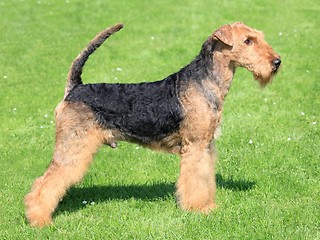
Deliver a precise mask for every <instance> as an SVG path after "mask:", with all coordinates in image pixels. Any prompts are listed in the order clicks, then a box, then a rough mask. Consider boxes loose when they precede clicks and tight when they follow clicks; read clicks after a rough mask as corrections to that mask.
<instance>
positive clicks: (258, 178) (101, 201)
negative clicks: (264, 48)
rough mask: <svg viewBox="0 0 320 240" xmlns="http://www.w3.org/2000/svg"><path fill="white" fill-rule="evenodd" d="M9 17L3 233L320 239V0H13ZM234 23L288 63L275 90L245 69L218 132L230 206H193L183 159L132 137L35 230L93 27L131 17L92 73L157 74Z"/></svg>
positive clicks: (0, 71)
mask: <svg viewBox="0 0 320 240" xmlns="http://www.w3.org/2000/svg"><path fill="white" fill-rule="evenodd" d="M0 14H1V20H0V21H1V22H0V56H1V61H0V112H1V114H0V163H1V168H0V189H1V190H0V219H1V221H0V239H320V221H319V219H320V164H319V160H320V147H319V145H320V136H319V135H320V130H319V124H320V116H319V112H320V97H319V92H320V82H319V79H320V68H319V63H318V62H319V52H320V45H319V39H320V30H319V22H320V5H319V4H318V1H316V0H313V1H311V0H309V1H304V2H303V3H302V2H301V1H298V0H292V1H288V0H284V1H266V0H263V1H256V2H253V1H247V0H245V1H223V2H221V1H208V0H199V1H193V0H184V1H181V0H178V1H165V0H163V1H146V0H141V1H103V0H100V1H98V0H96V1H80V0H66V1H53V0H38V1H37V0H3V1H0ZM234 21H243V22H245V23H246V24H248V25H249V26H252V27H255V28H257V29H261V30H263V31H264V32H265V35H266V39H267V41H268V42H270V44H272V46H273V47H274V49H275V50H276V51H277V52H279V53H280V55H281V57H282V60H283V67H282V71H281V72H280V73H279V74H278V76H277V77H276V78H275V80H274V82H273V84H272V85H270V86H268V87H267V88H266V89H264V90H263V91H261V90H260V89H259V87H258V84H257V83H256V82H254V81H253V80H252V76H251V74H250V73H248V72H247V71H246V70H243V69H239V70H238V71H237V73H236V75H235V79H234V82H233V85H232V88H231V91H230V92H229V94H228V97H227V99H226V102H225V108H224V109H225V110H224V117H223V118H224V124H223V136H222V137H221V138H220V139H219V140H218V141H217V147H218V150H219V162H218V163H217V182H218V189H217V204H218V206H219V208H218V209H217V210H216V211H215V212H214V213H212V214H210V215H208V216H203V215H200V214H195V213H186V212H183V211H181V210H180V209H179V208H177V207H176V205H175V198H174V184H175V181H176V179H177V176H178V171H179V161H178V158H177V157H176V156H172V155H169V154H163V153H155V152H152V151H149V150H147V149H143V148H138V149H137V146H136V145H132V144H127V143H121V144H120V146H119V148H118V149H110V148H102V149H101V150H100V151H99V152H98V154H97V156H96V157H95V161H94V163H93V164H92V167H91V168H90V170H89V172H88V174H87V175H86V177H85V178H84V180H83V181H82V182H81V183H80V184H78V185H77V186H75V187H74V188H72V189H71V190H70V191H69V192H68V195H67V196H66V197H65V198H64V199H63V201H62V202H61V204H60V205H59V207H58V209H57V211H56V213H55V215H54V225H53V226H51V227H48V228H44V229H42V230H38V229H33V228H30V227H29V226H28V224H27V223H26V220H25V218H24V206H23V202H22V201H23V197H24V195H25V194H26V193H27V192H28V191H29V190H30V186H31V184H32V182H33V181H34V179H35V178H36V177H38V176H40V175H41V174H42V173H43V172H44V170H45V169H46V167H47V166H48V164H49V162H50V159H51V156H52V150H53V146H54V123H53V122H52V121H53V120H54V117H53V110H54V107H55V106H56V104H57V103H58V102H59V101H60V100H61V98H62V96H63V91H64V85H65V78H66V75H67V72H68V69H69V66H70V63H71V62H72V60H73V58H74V57H75V56H76V55H77V53H78V52H79V51H80V50H81V49H82V48H83V47H84V46H85V45H86V44H87V42H88V41H89V40H90V39H91V37H93V36H94V35H95V34H96V33H97V32H98V31H100V30H102V29H103V28H105V27H107V26H109V25H112V24H114V23H116V22H123V23H125V28H124V29H123V30H122V31H121V32H119V33H117V34H116V35H115V36H113V37H112V38H110V40H108V41H107V42H106V43H105V45H103V46H102V48H101V49H99V50H98V51H97V52H96V53H95V54H94V55H93V56H92V57H91V58H90V60H89V62H88V63H87V65H86V68H85V70H84V79H85V82H139V81H152V80H157V79H162V78H164V77H166V76H167V75H169V74H170V73H172V72H174V71H177V70H178V69H180V68H181V67H182V66H184V65H185V64H187V63H189V62H190V61H191V60H192V59H193V57H194V56H195V55H196V54H197V53H198V51H199V49H200V46H201V44H202V42H203V41H204V40H205V39H206V38H207V37H208V36H209V34H210V33H211V32H212V31H213V30H215V29H216V28H218V27H219V26H221V25H223V24H225V23H230V22H234ZM118 67H120V68H122V69H123V70H122V71H117V70H116V68H118ZM250 140H251V141H250ZM249 142H250V143H251V144H250V143H249ZM83 201H87V204H83Z"/></svg>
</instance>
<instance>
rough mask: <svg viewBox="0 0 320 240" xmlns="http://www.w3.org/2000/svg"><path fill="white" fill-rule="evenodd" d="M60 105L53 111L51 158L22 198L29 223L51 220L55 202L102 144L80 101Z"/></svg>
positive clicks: (41, 222)
mask: <svg viewBox="0 0 320 240" xmlns="http://www.w3.org/2000/svg"><path fill="white" fill-rule="evenodd" d="M61 105H62V106H61ZM61 105H60V107H58V108H57V109H58V110H57V111H56V124H57V125H56V145H55V151H54V155H53V160H52V162H51V164H50V166H49V167H48V169H47V171H46V172H45V173H44V174H43V176H41V177H40V178H38V179H37V180H36V181H35V182H34V184H33V186H32V189H31V192H30V193H29V194H28V195H27V196H26V197H25V205H26V217H27V219H28V220H29V222H30V224H31V225H32V226H37V227H42V226H44V225H48V224H50V223H51V217H52V213H53V212H54V210H55V208H56V207H57V205H58V203H59V201H60V200H61V198H62V197H63V196H64V195H65V193H66V191H67V189H68V188H69V187H70V186H72V185H74V184H75V183H77V182H79V181H80V180H81V179H82V177H83V176H84V174H85V172H86V171H87V169H88V167H89V165H90V163H91V161H92V157H93V154H94V153H95V152H96V150H97V149H98V147H99V146H100V145H101V144H102V143H103V138H102V134H101V130H100V128H99V126H98V125H97V124H96V123H95V121H94V119H93V114H92V112H91V111H90V110H89V109H88V108H87V107H86V106H85V105H84V104H76V103H74V104H70V103H67V104H65V103H63V104H61Z"/></svg>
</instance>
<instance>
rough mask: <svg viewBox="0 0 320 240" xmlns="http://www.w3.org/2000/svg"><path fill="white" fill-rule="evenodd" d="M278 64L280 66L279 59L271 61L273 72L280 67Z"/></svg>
mask: <svg viewBox="0 0 320 240" xmlns="http://www.w3.org/2000/svg"><path fill="white" fill-rule="evenodd" d="M280 64H281V59H280V58H276V59H274V60H273V66H274V68H275V70H277V69H278V68H279V67H280Z"/></svg>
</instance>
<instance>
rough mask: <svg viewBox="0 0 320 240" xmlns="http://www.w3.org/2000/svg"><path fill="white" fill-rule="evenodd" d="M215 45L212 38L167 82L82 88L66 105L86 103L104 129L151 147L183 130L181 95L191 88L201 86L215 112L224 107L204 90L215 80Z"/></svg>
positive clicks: (79, 85)
mask: <svg viewBox="0 0 320 240" xmlns="http://www.w3.org/2000/svg"><path fill="white" fill-rule="evenodd" d="M215 45H216V44H215V41H213V39H212V37H210V38H209V39H208V40H207V41H206V42H205V43H204V44H203V46H202V49H201V51H200V53H199V55H198V56H197V57H196V58H195V59H194V60H193V61H192V62H191V63H190V64H188V65H187V66H186V67H184V68H182V69H181V70H180V71H179V72H177V73H174V74H172V75H170V76H168V77H167V78H165V79H163V80H161V81H157V82H150V83H138V84H106V83H100V84H85V85H84V84H78V85H76V86H75V87H74V88H73V89H72V90H71V91H70V92H69V94H68V95H67V96H66V98H65V101H71V102H84V103H85V104H87V105H88V106H90V107H91V108H92V110H93V112H94V113H95V115H96V117H97V120H98V122H99V123H100V124H101V126H102V127H103V128H107V129H117V130H120V132H121V133H122V134H123V135H124V137H125V138H129V139H130V140H132V141H135V142H138V143H142V144H148V143H150V142H152V141H159V140H161V139H163V138H164V137H166V136H168V135H169V134H172V133H173V132H174V131H176V130H178V129H179V125H180V123H181V121H182V120H183V117H184V112H183V107H182V105H181V102H180V100H179V99H180V95H181V94H183V93H184V91H185V89H186V88H187V87H188V86H189V85H190V84H194V85H197V86H198V88H199V91H201V92H203V94H204V95H205V96H206V98H207V100H208V104H210V105H211V106H212V107H213V109H218V108H219V107H220V106H218V105H219V101H218V97H217V96H216V95H214V94H213V93H210V94H206V93H207V92H208V91H206V89H204V87H203V84H202V83H203V81H208V80H209V81H212V80H217V79H216V77H215V76H213V75H212V74H213V71H212V68H213V58H212V52H213V50H214V47H215Z"/></svg>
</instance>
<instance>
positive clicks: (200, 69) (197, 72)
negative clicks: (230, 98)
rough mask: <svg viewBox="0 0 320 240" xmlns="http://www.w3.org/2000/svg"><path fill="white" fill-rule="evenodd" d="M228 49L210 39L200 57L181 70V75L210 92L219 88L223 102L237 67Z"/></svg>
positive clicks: (203, 47)
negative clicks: (229, 55)
mask: <svg viewBox="0 0 320 240" xmlns="http://www.w3.org/2000/svg"><path fill="white" fill-rule="evenodd" d="M228 48H230V47H228V46H226V45H225V44H223V43H222V42H220V41H218V40H214V39H213V38H212V37H210V38H209V39H208V40H207V41H206V42H205V43H204V44H203V45H202V48H201V51H200V53H199V55H198V56H197V57H196V58H195V59H194V60H193V61H192V62H191V63H190V64H189V65H187V66H186V67H184V68H183V69H181V71H180V74H183V75H185V76H187V77H186V78H185V79H192V81H195V82H196V83H198V84H200V85H201V86H203V87H209V90H210V89H213V88H214V89H216V90H217V88H218V89H219V92H220V96H219V97H220V98H222V100H223V99H224V98H225V97H226V95H227V93H228V91H229V89H230V86H231V82H232V79H233V75H234V73H235V66H234V64H233V62H232V61H231V60H230V58H229V57H228V54H226V53H227V52H228V51H230V49H228ZM217 63H218V64H217ZM210 85H211V87H210ZM204 90H205V89H204ZM206 90H208V89H206Z"/></svg>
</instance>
